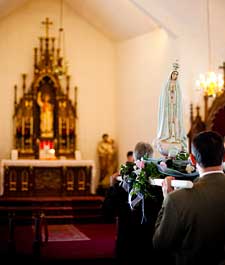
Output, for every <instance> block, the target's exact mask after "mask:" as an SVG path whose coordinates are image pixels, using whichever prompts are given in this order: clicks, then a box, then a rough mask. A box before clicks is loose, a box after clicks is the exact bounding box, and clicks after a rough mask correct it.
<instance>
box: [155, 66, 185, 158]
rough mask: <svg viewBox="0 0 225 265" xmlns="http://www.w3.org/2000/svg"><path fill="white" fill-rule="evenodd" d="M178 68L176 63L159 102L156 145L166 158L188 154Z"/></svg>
mask: <svg viewBox="0 0 225 265" xmlns="http://www.w3.org/2000/svg"><path fill="white" fill-rule="evenodd" d="M178 68H179V66H178V64H177V63H174V64H173V70H172V72H171V73H170V75H169V78H168V80H167V81H166V84H165V85H164V86H163V88H162V90H161V95H160V101H159V110H158V129H157V137H156V141H155V145H156V148H157V150H158V151H159V152H160V153H161V154H162V155H163V156H166V157H168V156H171V157H175V156H176V155H177V154H178V153H179V152H181V151H184V152H187V135H186V132H185V128H184V124H183V111H182V95H181V88H180V84H179V79H178V77H179V73H178Z"/></svg>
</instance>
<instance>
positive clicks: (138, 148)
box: [134, 142, 153, 160]
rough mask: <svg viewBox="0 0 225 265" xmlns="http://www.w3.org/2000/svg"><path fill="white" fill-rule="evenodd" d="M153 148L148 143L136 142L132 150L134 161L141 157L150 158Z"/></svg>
mask: <svg viewBox="0 0 225 265" xmlns="http://www.w3.org/2000/svg"><path fill="white" fill-rule="evenodd" d="M152 156H153V148H152V146H151V145H150V144H149V143H145V142H138V143H137V144H136V145H135V148H134V160H140V159H141V158H143V157H148V158H150V157H152Z"/></svg>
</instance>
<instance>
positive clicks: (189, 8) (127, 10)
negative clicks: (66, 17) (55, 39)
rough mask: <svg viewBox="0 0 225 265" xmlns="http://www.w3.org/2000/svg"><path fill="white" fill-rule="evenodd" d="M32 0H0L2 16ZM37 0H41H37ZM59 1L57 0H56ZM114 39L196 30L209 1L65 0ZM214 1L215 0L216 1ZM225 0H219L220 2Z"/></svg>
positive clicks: (174, 34) (174, 33)
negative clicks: (154, 31) (159, 31)
mask: <svg viewBox="0 0 225 265" xmlns="http://www.w3.org/2000/svg"><path fill="white" fill-rule="evenodd" d="M27 1H29V0H0V19H1V18H3V17H4V16H6V15H8V14H10V12H12V11H13V10H15V9H16V8H18V7H19V6H21V5H23V4H24V3H25V2H27ZM37 1H38V0H37ZM54 1H56V0H54ZM57 1H59V3H60V1H61V0H57ZM62 1H64V2H63V5H65V4H67V5H69V6H70V7H71V8H72V9H74V11H75V12H76V13H77V14H78V15H79V16H81V17H82V18H84V19H85V20H86V21H88V23H90V24H91V25H93V26H94V27H95V28H97V29H98V30H99V31H101V32H102V33H104V34H105V35H106V36H107V37H109V38H111V39H112V40H114V41H120V40H125V39H129V38H133V37H136V36H138V35H142V34H144V33H147V32H151V31H153V30H155V29H156V28H158V27H162V28H164V29H165V30H166V31H167V32H168V33H170V34H171V35H173V36H175V37H176V36H178V35H180V34H182V32H184V31H185V30H188V28H189V29H190V28H191V29H195V27H196V26H195V25H196V24H197V23H196V22H197V19H198V18H199V15H200V14H199V12H201V11H202V10H204V5H205V3H206V0H198V1H196V0H180V1H177V0H62ZM213 1H215V0H213ZM219 1H222V0H216V2H219Z"/></svg>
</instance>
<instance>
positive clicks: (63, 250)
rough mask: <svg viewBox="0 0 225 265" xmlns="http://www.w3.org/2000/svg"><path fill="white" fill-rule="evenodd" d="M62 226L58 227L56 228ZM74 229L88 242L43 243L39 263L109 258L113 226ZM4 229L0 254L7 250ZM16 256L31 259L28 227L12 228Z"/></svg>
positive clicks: (90, 225)
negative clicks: (40, 261)
mask: <svg viewBox="0 0 225 265" xmlns="http://www.w3.org/2000/svg"><path fill="white" fill-rule="evenodd" d="M59 226H61V225H59ZM76 228H78V229H79V231H80V232H81V233H82V234H84V235H85V236H87V237H88V238H89V239H90V240H75V241H71V240H70V241H63V240H62V241H55V242H51V241H50V242H48V243H46V244H43V247H42V249H41V260H43V261H46V260H47V261H54V260H55V261H56V260H57V261H58V260H61V261H62V260H63V261H72V260H82V259H85V260H89V259H98V260H99V259H112V258H113V257H114V249H115V235H116V225H115V224H76ZM7 232H8V231H7V227H0V234H1V237H0V253H3V254H4V253H6V251H7V246H8V245H7V244H8V242H7ZM15 239H16V254H17V255H19V256H23V257H28V256H32V244H33V239H34V236H33V231H32V227H31V226H17V227H16V229H15Z"/></svg>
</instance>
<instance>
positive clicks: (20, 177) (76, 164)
mask: <svg viewBox="0 0 225 265" xmlns="http://www.w3.org/2000/svg"><path fill="white" fill-rule="evenodd" d="M94 178H95V163H94V161H93V160H73V159H71V160H69V159H66V160H61V159H60V160H37V159H32V160H22V159H19V160H6V159H5V160H1V164H0V195H1V196H59V195H62V196H63V195H66V196H69V195H71V196H76V195H82V196H83V195H90V194H92V193H95V191H94V183H95V180H94Z"/></svg>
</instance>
